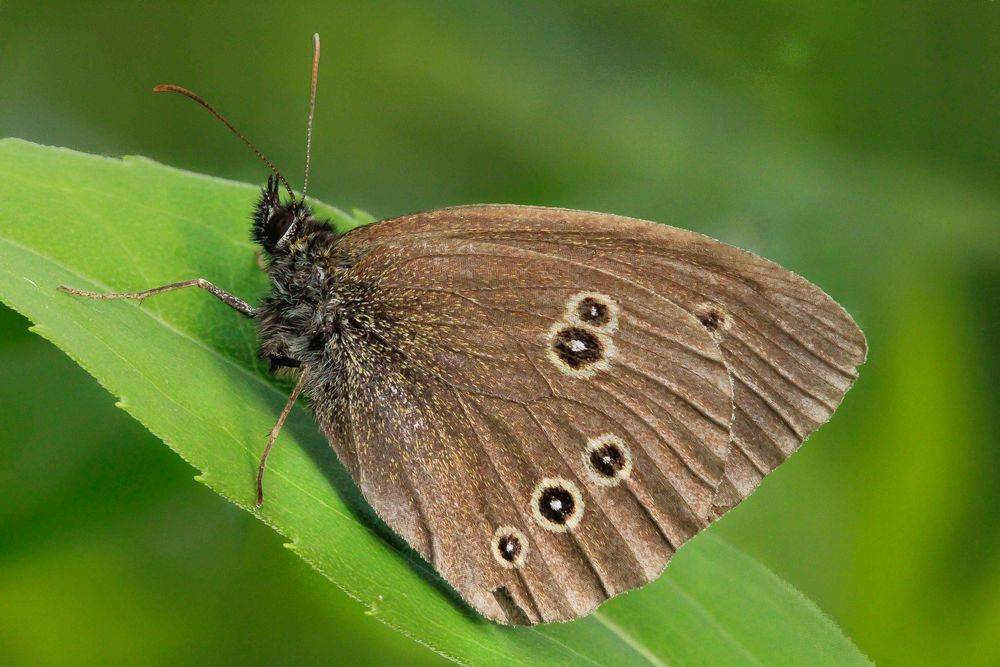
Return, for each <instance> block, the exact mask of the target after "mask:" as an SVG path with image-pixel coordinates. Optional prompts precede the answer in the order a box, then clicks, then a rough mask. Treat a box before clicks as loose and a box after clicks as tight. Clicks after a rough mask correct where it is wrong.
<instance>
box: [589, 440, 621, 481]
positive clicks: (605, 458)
mask: <svg viewBox="0 0 1000 667" xmlns="http://www.w3.org/2000/svg"><path fill="white" fill-rule="evenodd" d="M583 465H584V467H585V468H586V469H587V473H588V474H589V475H590V478H591V479H592V480H593V481H594V482H595V483H597V484H599V485H601V486H615V485H617V484H620V483H621V481H622V480H623V479H627V478H628V476H629V475H631V474H632V452H631V451H630V450H629V448H628V445H626V444H625V441H624V440H622V439H621V438H619V437H618V436H617V435H612V434H610V433H606V434H604V435H601V436H598V437H596V438H592V439H590V440H588V441H587V447H586V449H585V450H584V452H583Z"/></svg>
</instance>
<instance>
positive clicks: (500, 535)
mask: <svg viewBox="0 0 1000 667" xmlns="http://www.w3.org/2000/svg"><path fill="white" fill-rule="evenodd" d="M490 551H491V552H492V553H493V558H494V559H496V561H497V563H499V564H500V566H501V567H505V568H508V569H513V568H516V567H523V566H524V561H525V559H526V558H527V557H528V538H527V537H525V536H524V533H522V532H521V531H520V530H518V529H517V528H514V527H513V526H500V527H499V528H497V531H496V533H494V534H493V541H492V542H491V543H490Z"/></svg>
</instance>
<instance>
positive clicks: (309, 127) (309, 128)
mask: <svg viewBox="0 0 1000 667" xmlns="http://www.w3.org/2000/svg"><path fill="white" fill-rule="evenodd" d="M318 78H319V33H318V32H317V33H314V34H313V69H312V83H311V84H310V86H309V121H308V122H307V123H306V175H305V177H304V178H303V179H302V201H301V202H300V203H303V204H304V203H305V201H306V190H308V189H309V160H310V158H311V157H312V140H313V114H314V113H315V112H316V80H317V79H318Z"/></svg>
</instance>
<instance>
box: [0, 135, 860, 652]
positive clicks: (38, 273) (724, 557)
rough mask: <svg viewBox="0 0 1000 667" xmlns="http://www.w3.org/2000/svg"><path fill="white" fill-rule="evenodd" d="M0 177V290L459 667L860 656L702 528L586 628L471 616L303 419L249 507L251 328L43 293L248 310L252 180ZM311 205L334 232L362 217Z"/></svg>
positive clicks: (370, 602)
mask: <svg viewBox="0 0 1000 667" xmlns="http://www.w3.org/2000/svg"><path fill="white" fill-rule="evenodd" d="M0 172H2V174H0V176H2V185H0V298H2V300H3V301H4V302H5V303H8V304H9V305H11V306H12V307H13V308H15V309H16V310H18V311H20V312H21V313H23V314H24V315H26V316H27V317H28V318H30V319H31V320H32V321H34V322H35V323H36V325H35V326H34V328H33V329H34V331H36V332H37V333H39V334H40V335H42V336H44V337H46V338H48V339H49V340H51V341H52V342H53V343H55V344H56V345H57V346H59V347H60V348H61V349H63V350H64V351H65V352H66V353H67V354H69V355H70V357H72V358H73V359H74V360H76V361H77V362H78V363H79V364H80V365H81V366H83V367H84V368H85V369H87V371H89V372H90V373H91V374H92V375H94V377H96V378H97V380H98V381H99V382H100V383H101V384H102V385H103V386H104V387H105V388H106V389H107V390H108V391H109V392H111V393H112V394H114V395H115V396H118V397H119V401H118V405H119V406H120V407H122V408H123V409H124V410H126V411H127V412H128V413H129V414H131V415H132V416H133V417H135V418H136V419H137V420H139V421H140V422H141V423H142V424H143V425H144V426H145V427H146V428H148V429H149V430H150V431H151V432H153V433H154V434H156V435H157V436H158V437H160V438H161V439H163V441H164V442H166V443H167V444H168V445H169V446H170V447H171V448H172V449H173V450H174V451H176V452H177V453H178V454H179V455H180V456H182V457H183V458H184V459H185V460H186V461H188V462H189V463H190V464H191V465H192V466H194V467H195V468H196V469H197V470H198V471H199V473H198V479H199V480H200V481H202V482H204V483H205V484H207V485H208V486H209V487H211V488H212V489H214V490H215V491H217V492H218V493H219V494H221V495H222V496H223V497H225V498H227V499H228V500H230V501H232V502H233V503H236V504H237V505H239V506H241V507H243V508H244V509H246V510H247V511H249V512H252V513H254V514H256V515H257V516H258V517H259V518H260V519H261V520H263V521H265V522H266V523H268V524H269V525H271V526H272V527H273V528H274V529H275V530H277V531H279V532H280V533H281V534H282V535H284V536H286V537H287V538H288V539H289V545H288V546H289V548H290V549H292V550H293V551H295V552H296V553H297V554H298V555H299V556H301V557H302V558H303V559H304V560H305V561H306V562H308V563H309V564H311V565H312V566H313V567H315V568H316V569H317V570H319V571H320V572H322V573H323V574H324V575H326V576H327V577H329V578H330V580H331V581H333V582H334V583H336V584H337V585H338V586H340V587H341V588H342V589H344V590H345V591H346V592H347V593H349V594H350V595H351V596H353V597H355V598H356V599H358V600H360V601H361V602H362V603H363V604H364V605H365V606H366V607H367V609H368V613H369V614H371V615H372V616H375V617H376V618H378V619H379V620H381V621H383V622H384V623H387V624H388V625H390V626H391V627H393V628H395V629H397V630H399V631H400V632H402V633H404V634H406V635H408V636H410V637H412V638H414V639H416V640H417V641H420V642H423V643H425V644H427V645H429V646H431V647H432V648H434V649H435V650H437V651H439V652H441V653H442V654H444V655H447V656H449V657H452V658H454V659H456V660H458V661H460V662H463V663H468V664H475V665H503V666H504V667H509V666H510V665H516V664H523V665H535V664H544V665H580V664H607V665H628V664H653V665H665V664H670V665H679V664H783V665H788V664H808V665H823V664H830V665H847V664H869V663H868V660H867V659H866V658H865V657H864V655H863V654H861V652H860V651H858V649H857V648H856V647H855V646H854V645H853V644H852V643H851V642H850V641H849V640H848V639H847V638H846V637H844V635H843V634H842V633H841V631H840V630H839V629H838V628H837V627H836V626H835V625H834V624H833V623H832V622H831V621H830V620H829V619H827V618H826V617H825V616H823V614H822V613H821V612H820V611H819V610H818V609H817V608H816V607H815V606H814V605H813V604H812V603H811V602H809V601H808V600H806V599H805V598H804V597H803V596H802V595H801V594H799V593H798V592H797V591H795V590H794V589H792V588H791V587H790V586H789V585H788V584H786V583H785V582H783V581H781V580H780V579H779V578H777V577H776V576H775V575H774V574H772V573H770V572H769V571H768V570H766V569H765V568H764V567H762V566H761V565H759V564H757V563H756V562H754V561H752V560H751V559H749V558H748V557H746V556H745V555H742V554H741V553H740V552H738V551H737V550H736V549H734V548H733V547H731V546H728V545H727V544H725V543H724V542H722V541H721V540H720V539H719V538H717V537H714V536H713V535H711V534H710V533H706V534H703V535H701V536H699V537H698V538H696V539H695V540H694V541H692V543H691V544H690V545H688V546H686V547H684V549H682V550H681V552H680V553H679V554H678V556H677V558H675V559H674V561H673V563H672V564H671V565H670V568H669V570H668V572H667V573H666V574H665V575H664V576H662V577H661V578H660V579H659V580H658V581H656V582H654V583H652V584H650V585H649V586H647V587H645V588H644V589H642V590H640V591H637V592H634V593H631V594H628V595H625V596H622V597H620V598H617V599H615V600H613V601H611V602H609V603H607V604H606V605H604V606H603V607H601V608H600V609H599V610H598V611H597V612H596V613H593V614H591V615H590V616H588V617H586V618H584V619H581V620H578V621H575V622H573V623H567V624H561V625H553V626H545V627H539V628H506V627H501V626H499V625H495V624H493V623H491V622H488V621H484V620H482V619H480V618H479V617H477V616H476V614H475V613H473V612H472V611H470V610H469V609H468V608H466V607H465V606H464V605H463V604H462V603H461V602H460V601H459V600H458V598H457V597H456V596H455V594H454V593H453V592H451V591H450V589H449V588H448V587H447V586H446V585H445V584H444V583H443V582H442V581H441V580H440V579H439V578H438V577H437V575H436V574H435V573H434V572H433V571H432V570H431V569H430V568H429V567H428V566H427V565H426V564H425V563H424V562H423V561H422V560H421V559H420V558H419V557H417V556H416V555H415V554H414V553H413V552H412V551H410V550H409V549H407V548H406V547H405V545H403V544H402V542H401V541H400V540H399V538H398V537H396V536H394V535H393V534H392V533H391V531H389V530H388V529H387V528H386V527H385V526H384V525H382V524H381V523H380V522H378V521H377V519H375V518H374V517H373V514H372V512H371V510H370V509H368V507H367V506H366V504H365V503H364V502H363V500H362V499H361V497H360V494H359V493H358V491H357V489H356V487H355V486H354V484H353V482H352V481H351V479H350V478H349V477H348V476H347V474H346V472H345V471H344V469H343V468H342V467H341V466H340V464H339V463H338V462H337V461H336V458H335V457H334V455H333V454H332V452H331V450H330V448H329V446H328V445H327V443H326V442H325V441H324V439H323V438H322V437H321V436H320V434H319V431H318V429H317V428H316V427H315V425H314V423H313V421H312V418H311V417H310V416H309V415H308V413H307V412H306V410H304V409H301V408H297V409H296V410H295V411H293V413H292V416H291V418H290V419H289V422H288V424H287V425H286V427H285V430H284V432H283V434H282V436H281V438H280V439H279V442H278V443H277V445H276V447H275V451H274V453H273V455H272V457H271V461H270V467H269V469H268V479H267V494H268V495H267V503H266V505H265V507H264V510H263V512H257V511H256V510H255V509H254V508H253V500H254V483H253V480H254V473H255V470H256V465H257V460H258V456H259V455H260V452H261V448H262V447H263V444H264V440H265V436H266V434H267V432H268V430H269V429H270V428H271V426H272V424H273V422H274V420H275V417H276V415H277V414H278V412H279V411H280V409H281V407H282V405H283V403H284V401H285V398H286V395H287V387H284V386H282V385H281V384H280V383H279V382H276V381H275V380H274V379H272V378H271V377H269V376H268V375H267V374H266V372H265V371H264V369H263V367H262V366H261V364H260V362H259V361H258V360H257V359H256V344H255V336H254V330H253V324H252V323H251V322H249V321H247V320H245V319H244V318H243V317H242V316H240V315H239V314H237V313H235V312H234V311H231V310H230V309H229V308H227V307H226V306H224V305H223V304H221V303H219V302H218V301H216V300H215V299H213V298H211V297H209V296H208V295H206V294H204V293H202V292H200V291H199V290H184V291H181V292H174V293H169V294H164V295H161V296H157V297H155V298H152V299H149V300H147V301H146V302H144V303H142V304H135V303H130V302H122V301H90V300H86V299H79V298H74V297H72V296H69V295H67V294H64V293H61V292H58V291H56V286H58V285H60V284H67V285H72V286H76V287H81V288H86V289H93V290H98V291H108V290H132V289H140V288H146V287H151V286H156V285H160V284H164V283H168V282H173V281H176V280H182V279H186V278H195V277H202V278H207V279H208V280H210V281H212V282H214V283H216V284H218V285H220V286H222V287H224V288H225V289H227V290H230V291H232V292H233V293H235V294H237V295H239V296H241V297H243V298H245V299H247V300H248V301H250V302H254V301H255V300H257V299H259V298H260V297H261V296H262V295H263V294H264V293H265V291H266V288H267V282H266V279H265V276H264V275H263V273H262V272H261V271H260V270H259V268H258V267H257V262H256V256H255V248H254V246H253V245H252V244H251V243H250V241H249V240H248V226H249V225H248V212H249V210H250V207H251V205H252V203H253V201H254V199H255V197H256V194H257V193H256V188H254V187H252V186H249V185H243V184H239V183H233V182H229V181H224V180H220V179H215V178H208V177H204V176H199V175H195V174H190V173H186V172H182V171H179V170H176V169H171V168H168V167H164V166H162V165H158V164H156V163H153V162H151V161H149V160H146V159H143V158H135V157H128V158H125V159H123V160H117V159H109V158H103V157H95V156H90V155H84V154H80V153H75V152H72V151H69V150H65V149H54V148H46V147H41V146H36V145H33V144H29V143H26V142H22V141H18V140H4V141H2V142H0ZM321 208H322V207H321ZM326 212H328V213H329V214H330V215H331V216H333V217H334V218H335V220H336V223H337V224H338V225H339V226H340V227H341V228H347V227H350V226H352V225H354V224H357V223H358V222H359V219H361V218H363V214H359V213H355V215H354V217H352V216H350V215H347V214H345V213H342V212H339V211H336V210H333V209H328V210H326ZM366 221H367V220H366ZM53 418H54V419H58V415H53ZM234 613H237V612H235V610H234Z"/></svg>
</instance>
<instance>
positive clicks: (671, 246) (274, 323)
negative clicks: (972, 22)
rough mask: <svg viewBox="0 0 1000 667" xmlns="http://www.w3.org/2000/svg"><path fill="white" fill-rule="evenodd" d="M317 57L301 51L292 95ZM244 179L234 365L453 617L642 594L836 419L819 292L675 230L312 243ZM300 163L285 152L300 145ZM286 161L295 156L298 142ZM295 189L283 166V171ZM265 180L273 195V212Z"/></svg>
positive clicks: (830, 335)
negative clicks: (254, 285) (252, 264)
mask: <svg viewBox="0 0 1000 667" xmlns="http://www.w3.org/2000/svg"><path fill="white" fill-rule="evenodd" d="M318 62H319V41H318V37H317V38H316V41H315V55H314V60H313V78H312V94H311V101H310V114H309V128H310V130H309V134H308V136H310V137H311V127H312V116H313V112H312V109H313V108H314V102H315V93H316V71H317V67H318ZM157 90H171V91H175V92H180V93H182V94H184V95H186V96H188V97H190V98H192V99H194V100H195V101H197V102H199V103H200V104H202V105H203V106H205V107H206V108H208V109H209V110H210V111H212V112H213V113H214V114H215V115H216V116H217V117H218V118H220V120H222V121H223V122H224V123H225V124H226V125H227V126H228V127H229V128H230V129H232V130H233V132H234V133H236V134H237V136H239V137H240V138H241V139H243V141H244V142H245V143H247V145H249V146H250V147H251V148H252V149H253V150H254V151H255V152H256V153H257V154H258V155H259V156H260V157H261V159H263V160H264V161H265V163H267V164H268V166H269V167H270V168H271V170H272V171H273V172H274V178H269V179H268V184H267V186H266V187H265V188H264V189H263V191H262V194H261V198H260V201H259V202H258V204H257V207H256V211H255V213H254V225H253V237H254V239H255V240H256V241H257V242H259V243H260V245H261V246H262V247H263V248H264V251H265V254H266V257H267V262H268V264H267V270H268V272H269V274H270V277H271V281H272V290H271V293H270V294H269V295H268V296H267V297H266V298H265V299H264V301H263V302H262V303H261V304H260V305H259V306H258V307H256V308H255V307H252V306H250V305H249V304H248V303H246V302H245V301H243V300H241V299H239V298H237V297H235V296H233V295H231V294H229V293H227V292H225V291H223V290H222V289H220V288H218V287H216V286H215V285H212V284H211V283H209V282H207V281H205V280H201V279H197V280H189V281H185V282H181V283H174V284H172V285H166V286H163V287H158V288H155V289H152V290H146V291H144V292H132V293H119V294H95V293H92V292H83V291H80V290H72V289H68V288H66V289H67V291H71V292H73V293H75V294H80V295H84V296H89V297H94V298H128V299H141V298H145V297H147V296H150V295H152V294H157V293H161V292H164V291H168V290H172V289H178V288H182V287H189V286H197V287H201V288H204V289H206V290H208V291H210V292H211V293H213V294H215V295H216V296H217V297H219V298H220V299H221V300H222V301H224V302H225V303H227V304H228V305H230V306H232V307H233V308H236V309H237V310H239V311H240V312H242V313H244V314H245V315H247V316H248V317H251V318H253V319H254V320H255V321H256V323H257V327H258V332H259V338H260V354H261V356H262V357H263V358H265V359H267V360H269V361H270V362H271V364H272V369H273V368H275V367H292V368H295V369H298V372H299V377H298V383H297V385H296V387H295V389H294V391H293V393H292V396H291V398H290V399H289V402H288V404H287V405H286V407H285V409H284V411H283V412H282V414H281V416H280V418H279V420H278V423H277V424H276V425H275V428H274V430H273V431H272V433H271V437H270V438H269V440H268V443H267V447H266V449H265V452H264V456H263V457H262V459H261V463H260V469H259V474H258V487H257V488H258V504H260V503H261V502H262V501H263V494H262V488H261V483H262V481H261V480H262V476H263V472H264V466H265V463H266V459H267V453H268V452H269V451H270V448H271V445H272V444H273V442H274V439H275V438H276V436H277V434H278V431H279V430H280V428H281V425H282V424H283V422H284V420H285V417H286V416H287V414H288V412H289V411H290V410H291V408H292V405H293V404H294V402H295V400H296V398H297V397H298V396H299V394H300V393H302V392H304V393H305V394H306V396H308V398H309V401H310V404H311V406H312V409H313V411H314V413H315V415H316V419H317V421H318V422H319V424H320V426H321V428H322V430H323V432H324V434H325V435H326V437H327V438H328V439H329V441H330V443H331V445H332V446H333V448H334V449H335V450H336V452H337V455H338V456H339V457H340V460H341V461H342V462H343V463H344V465H345V466H346V467H347V469H348V470H349V471H350V473H351V475H352V476H353V478H354V479H355V481H356V482H357V483H358V485H359V486H360V487H361V490H362V492H363V493H364V496H365V498H366V499H367V500H368V502H369V503H370V504H371V505H372V507H373V508H374V509H375V511H376V512H377V513H378V515H379V516H380V517H381V518H382V519H383V520H384V521H385V522H386V523H387V524H388V525H389V526H391V527H392V528H393V529H394V530H395V531H396V532H398V533H399V534H400V535H402V537H403V538H404V539H406V541H407V542H408V543H409V544H410V545H411V546H412V547H413V548H414V549H416V550H417V551H418V552H419V553H420V554H421V555H422V556H423V557H424V558H426V559H427V561H428V562H430V563H431V564H432V565H433V566H434V567H435V568H436V569H437V571H438V572H440V573H441V575H442V576H443V577H444V578H445V579H446V580H447V581H448V582H449V583H450V584H451V585H452V586H453V587H454V588H455V589H456V590H457V591H458V592H459V593H460V594H461V596H462V597H463V598H464V599H465V600H466V601H467V602H468V603H469V604H470V605H472V606H473V607H475V609H476V610H477V611H479V612H480V613H481V614H483V615H484V616H487V617H489V618H491V619H493V620H495V621H498V622H501V623H509V624H534V623H544V622H549V621H565V620H569V619H572V618H575V617H577V616H580V615H583V614H586V613H587V612H589V611H591V610H593V609H594V608H595V607H597V606H598V605H599V604H601V603H602V602H603V601H604V600H606V599H608V598H610V597H612V596H614V595H617V594H619V593H622V592H624V591H627V590H630V589H633V588H636V587H639V586H642V585H643V584H645V583H647V582H649V581H651V580H653V579H654V578H656V577H657V576H658V575H659V574H660V572H661V571H662V570H663V568H664V566H665V565H666V563H667V561H668V560H669V559H670V557H671V556H672V555H673V554H674V552H675V551H676V550H677V549H678V548H679V547H680V545H681V544H683V543H684V542H685V541H687V540H688V539H690V538H691V537H692V536H693V535H695V534H696V533H697V532H698V531H700V530H701V529H703V528H704V527H706V526H707V525H708V524H709V523H710V522H712V521H713V520H715V519H716V518H718V517H719V516H721V515H722V514H723V513H724V512H726V511H727V510H728V509H729V508H731V507H733V506H734V505H736V504H737V503H738V502H740V501H741V500H742V499H743V498H745V497H746V496H747V495H748V494H750V493H751V492H752V491H753V490H754V488H755V487H756V486H757V484H759V483H760V481H761V479H762V478H763V477H764V476H765V475H766V474H767V473H768V472H770V471H771V470H773V469H774V468H775V467H777V466H778V464H780V463H781V462H782V461H784V460H785V459H786V458H787V457H788V456H789V455H790V454H791V453H792V452H793V451H795V449H796V448H798V446H799V445H800V444H801V443H802V441H803V440H805V438H806V437H808V436H809V434H810V433H812V432H813V431H814V430H815V429H816V428H817V427H819V426H820V425H821V424H822V423H823V422H825V421H826V420H827V419H828V418H829V417H830V415H831V413H832V412H833V411H834V410H835V409H836V407H837V405H838V404H839V403H840V401H841V399H842V398H843V396H844V393H845V392H846V391H847V390H848V388H849V387H850V386H851V384H852V382H853V381H854V379H855V378H856V377H857V370H856V367H857V366H858V365H859V364H861V363H862V362H863V361H864V359H865V355H866V342H865V339H864V336H863V335H862V333H861V331H860V330H859V329H858V327H857V325H856V324H855V323H854V321H853V320H852V319H851V317H850V316H849V315H848V314H847V313H846V312H845V311H844V310H843V309H842V308H841V307H840V306H839V305H837V303H835V302H834V301H833V300H832V299H831V298H830V297H829V296H827V295H826V294H825V293H823V291H822V290H820V289H819V288H817V287H816V286H815V285H812V284H811V283H809V282H808V281H806V280H804V279H803V278H801V277H799V276H798V275H796V274H794V273H792V272H790V271H788V270H786V269H783V268H781V267H780V266H777V265H776V264H773V263H771V262H769V261H767V260H765V259H761V258H760V257H757V256H755V255H752V254H750V253H748V252H744V251H742V250H739V249H736V248H733V247H731V246H728V245H725V244H723V243H720V242H719V241H716V240H713V239H711V238H708V237H705V236H702V235H699V234H695V233H693V232H689V231H685V230H681V229H676V228H673V227H668V226H665V225H659V224H654V223H650V222H644V221H641V220H635V219H632V218H625V217H620V216H615V215H607V214H601V213H588V212H582V211H573V210H566V209H554V208H540V207H533V206H500V205H485V206H464V207H458V208H446V209H440V210H436V211H428V212H424V213H417V214H414V215H409V216H404V217H401V218H396V219H393V220H385V221H382V222H378V223H375V224H371V225H368V226H365V227H361V228H358V229H355V230H353V231H351V232H348V233H346V234H343V235H340V234H338V233H337V232H336V231H335V230H334V229H333V227H332V226H331V225H330V224H329V223H328V222H326V221H323V220H319V219H317V218H315V217H314V216H313V215H312V213H311V211H310V209H309V208H308V207H307V206H305V204H304V200H305V193H304V191H305V189H306V185H304V186H303V196H302V199H299V200H296V198H295V195H294V193H293V191H292V189H291V187H290V186H289V184H288V182H287V180H286V179H285V178H284V177H283V176H281V174H280V173H278V171H277V169H275V168H274V166H273V165H272V164H271V162H270V161H269V160H267V158H265V157H264V156H263V155H262V154H261V153H260V151H259V150H257V149H256V148H255V147H253V145H252V144H250V142H249V141H247V140H246V139H245V138H244V137H243V135H241V134H240V133H239V132H237V131H236V130H235V129H234V128H233V127H232V126H231V125H230V124H229V122H228V121H226V120H225V119H224V118H222V116H221V115H220V114H219V113H218V112H216V111H215V110H214V109H213V108H212V107H211V106H209V105H208V103H206V102H205V101H204V100H202V99H201V98H200V97H198V96H196V95H194V94H193V93H190V92H189V91H187V90H184V89H182V88H178V87H175V86H158V87H157ZM307 145H308V142H307ZM307 154H308V148H307ZM306 165H307V167H306V174H307V176H306V184H308V158H307V161H306ZM279 183H280V184H281V185H283V186H284V188H285V189H286V190H287V192H288V194H289V200H288V201H286V202H282V201H281V200H280V196H279Z"/></svg>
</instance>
